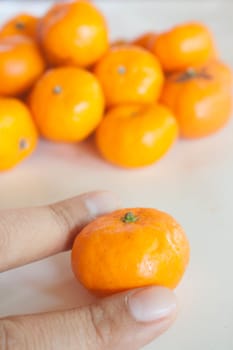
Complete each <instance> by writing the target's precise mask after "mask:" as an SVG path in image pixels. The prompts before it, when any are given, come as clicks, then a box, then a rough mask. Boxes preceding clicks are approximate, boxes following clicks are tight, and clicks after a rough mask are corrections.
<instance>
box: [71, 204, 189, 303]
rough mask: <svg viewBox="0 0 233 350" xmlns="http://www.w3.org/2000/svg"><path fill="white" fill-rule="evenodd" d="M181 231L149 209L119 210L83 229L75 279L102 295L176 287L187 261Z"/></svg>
mask: <svg viewBox="0 0 233 350" xmlns="http://www.w3.org/2000/svg"><path fill="white" fill-rule="evenodd" d="M189 255H190V248H189V243H188V240H187V238H186V235H185V233H184V231H183V229H182V228H181V226H180V225H179V224H178V223H177V222H176V221H175V220H174V219H173V218H172V217H171V216H170V215H168V214H166V213H164V212H161V211H158V210H156V209H149V208H133V209H121V210H117V211H115V212H113V213H111V214H108V215H105V216H102V217H99V218H97V219H96V220H94V221H93V222H92V223H90V224H89V225H87V226H86V227H85V228H84V229H83V230H82V231H81V233H80V234H79V235H78V236H77V237H76V239H75V242H74V245H73V249H72V257H71V259H72V267H73V271H74V274H75V276H76V277H77V279H79V281H80V282H81V283H82V284H83V285H84V286H85V287H86V288H87V289H88V290H90V291H91V292H93V293H95V294H97V295H100V296H104V295H109V294H113V293H118V292H122V291H125V290H128V289H132V288H138V287H145V286H151V285H159V286H164V287H168V288H175V287H176V286H177V284H178V283H179V282H180V280H181V278H182V276H183V274H184V272H185V269H186V266H187V264H188V262H189Z"/></svg>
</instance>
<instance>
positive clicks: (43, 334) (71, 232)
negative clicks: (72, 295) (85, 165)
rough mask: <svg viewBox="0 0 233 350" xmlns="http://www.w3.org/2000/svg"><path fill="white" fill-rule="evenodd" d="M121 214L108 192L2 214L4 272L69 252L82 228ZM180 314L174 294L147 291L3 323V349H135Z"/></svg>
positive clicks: (0, 323) (0, 327)
mask: <svg viewBox="0 0 233 350" xmlns="http://www.w3.org/2000/svg"><path fill="white" fill-rule="evenodd" d="M115 209H118V201H117V199H116V198H115V196H114V195H113V194H111V193H109V192H94V193H89V194H84V195H81V196H79V197H76V198H73V199H69V200H66V201H63V202H60V203H56V204H53V205H49V206H46V207H38V208H30V209H19V210H6V211H2V212H0V271H5V270H7V269H11V268H14V267H17V266H20V265H23V264H27V263H29V262H32V261H35V260H38V259H42V258H45V257H47V256H49V255H53V254H56V253H59V252H61V251H64V250H68V249H70V248H71V246H72V242H73V240H74V238H75V236H76V235H77V234H78V232H79V231H80V229H81V228H82V227H83V226H85V225H86V224H87V223H88V222H90V221H91V220H93V219H94V218H95V217H96V216H99V215H102V214H105V213H107V212H111V211H113V210H115ZM175 315H176V299H175V296H174V294H173V292H171V291H170V290H168V289H166V288H162V287H148V288H142V289H138V290H133V291H129V292H125V293H121V294H118V295H115V296H112V297H108V298H105V299H101V300H99V301H98V302H97V303H95V304H93V305H88V306H85V307H81V308H76V309H72V310H66V311H60V312H50V313H42V314H38V315H27V316H12V317H7V318H4V319H0V349H1V350H15V349H17V350H21V349H22V350H119V349H120V350H124V349H127V350H136V349H140V348H141V347H142V346H143V345H145V344H147V343H148V342H150V341H152V340H153V339H154V338H156V337H157V336H159V335H160V334H161V333H162V332H164V331H165V330H166V329H167V328H168V327H169V326H170V325H171V323H172V321H173V320H174V318H175Z"/></svg>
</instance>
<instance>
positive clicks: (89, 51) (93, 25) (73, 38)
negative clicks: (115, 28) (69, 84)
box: [39, 0, 109, 67]
mask: <svg viewBox="0 0 233 350" xmlns="http://www.w3.org/2000/svg"><path fill="white" fill-rule="evenodd" d="M39 37H40V41H41V44H42V47H43V49H44V51H45V54H46V56H47V58H48V60H49V61H50V63H52V64H55V65H70V64H74V65H77V66H80V67H88V66H91V65H93V64H94V63H95V62H96V61H97V60H98V59H100V58H101V56H102V55H103V54H104V53H105V52H106V51H107V49H108V46H109V43H108V30H107V24H106V21H105V19H104V17H103V15H102V14H101V13H100V12H99V11H98V10H97V9H96V8H95V7H94V5H93V4H92V3H90V2H89V1H85V0H75V1H69V2H62V3H59V4H56V5H54V6H53V7H52V8H51V9H50V10H49V11H48V13H47V14H46V15H45V16H44V17H43V18H42V20H41V21H40V27H39Z"/></svg>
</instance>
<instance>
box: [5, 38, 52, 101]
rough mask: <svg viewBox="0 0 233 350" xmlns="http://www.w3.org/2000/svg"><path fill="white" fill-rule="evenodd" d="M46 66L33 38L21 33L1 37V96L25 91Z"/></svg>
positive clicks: (15, 94) (14, 94)
mask: <svg viewBox="0 0 233 350" xmlns="http://www.w3.org/2000/svg"><path fill="white" fill-rule="evenodd" d="M44 68H45V63H44V61H43V58H42V57H41V54H40V52H39V50H38V48H37V46H36V44H35V43H34V42H33V40H31V39H29V38H27V37H26V36H20V35H17V36H9V37H6V38H2V39H0V96H17V95H20V94H23V93H25V92H26V91H27V90H28V89H29V88H30V87H31V86H32V85H33V84H34V82H35V81H36V80H37V79H38V78H39V76H40V75H41V74H42V73H43V71H44Z"/></svg>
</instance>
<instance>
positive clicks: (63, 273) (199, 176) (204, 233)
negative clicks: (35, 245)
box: [0, 0, 233, 350]
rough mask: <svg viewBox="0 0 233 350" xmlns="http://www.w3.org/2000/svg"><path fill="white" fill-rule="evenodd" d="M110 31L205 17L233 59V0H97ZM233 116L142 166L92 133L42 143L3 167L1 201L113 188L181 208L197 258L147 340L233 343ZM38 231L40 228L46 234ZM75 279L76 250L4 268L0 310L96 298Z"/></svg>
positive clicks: (182, 345)
mask: <svg viewBox="0 0 233 350" xmlns="http://www.w3.org/2000/svg"><path fill="white" fill-rule="evenodd" d="M48 4H49V2H46V1H23V2H21V1H15V2H11V1H0V19H1V20H3V19H5V18H6V17H8V16H10V15H12V14H14V13H16V12H18V11H22V10H27V11H32V12H34V13H38V14H41V13H43V11H44V9H45V8H47V7H48ZM98 4H99V6H100V8H102V9H103V11H104V12H105V14H106V16H107V17H108V19H109V23H110V28H111V33H112V38H116V37H121V36H125V37H128V38H132V37H134V36H135V35H137V34H139V33H141V32H142V31H146V30H151V29H152V30H153V29H154V30H162V29H164V28H167V27H169V26H171V25H173V24H175V23H177V22H181V21H187V20H192V19H195V20H202V21H204V22H206V23H207V24H208V25H209V26H210V27H211V29H212V30H213V32H214V34H215V37H216V40H217V43H218V47H219V49H220V51H221V53H222V57H223V58H224V59H225V60H226V61H227V62H228V63H230V64H232V63H233V48H232V35H233V19H232V18H233V17H232V16H233V2H232V1H230V0H229V1H227V0H225V1H222V0H219V1H191V0H187V1H185V0H183V1H182V0H181V1H172V0H170V1H169V0H166V1H162V0H161V1H153V0H151V1H133V0H128V1H127V0H125V1H115V2H114V1H110V0H105V1H98ZM232 183H233V123H232V122H231V123H230V124H229V125H228V127H227V128H226V129H224V130H223V131H221V132H219V133H218V134H216V135H214V136H212V137H209V138H206V139H202V140H199V141H179V142H178V143H177V144H176V146H175V147H174V148H173V150H172V151H171V152H170V153H169V154H168V155H167V156H166V157H165V158H163V159H162V160H161V161H160V162H159V163H157V164H155V165H154V166H152V167H148V168H145V169H139V170H124V169H119V168H115V167H113V166H111V165H109V164H107V163H105V162H104V161H103V160H102V159H100V158H99V156H98V154H97V153H96V151H95V149H94V147H93V145H92V143H91V142H85V143H83V144H80V145H78V146H77V145H61V144H60V145H56V144H50V143H49V142H41V144H40V145H39V147H38V150H37V151H36V153H35V154H34V156H33V157H32V158H30V159H29V160H27V161H26V162H24V163H23V164H22V165H20V166H19V167H17V168H16V169H15V170H13V171H11V172H7V173H2V174H1V175H0V208H2V209H3V208H8V207H19V206H30V205H40V204H44V203H48V202H52V201H57V200H60V199H64V198H66V197H69V196H74V195H76V194H78V193H81V192H84V191H89V190H96V189H109V190H114V191H116V192H117V193H119V194H120V195H121V197H122V199H123V201H124V206H148V207H157V208H159V209H162V210H165V211H167V212H169V213H171V214H172V215H173V216H175V217H176V218H177V219H178V221H180V223H181V224H182V225H183V226H184V228H185V229H186V231H187V234H188V236H189V239H190V243H191V248H192V251H191V263H190V266H189V269H188V271H187V274H186V276H185V278H184V279H183V281H182V283H181V284H180V286H179V287H178V288H177V295H178V298H179V302H180V313H179V317H178V320H177V322H176V324H175V325H174V327H173V328H172V329H171V330H169V331H168V332H167V333H166V334H165V335H163V336H162V337H161V338H160V339H158V340H156V341H155V342H154V343H153V344H151V345H150V346H148V347H147V349H150V350H152V349H160V350H170V349H179V350H197V349H203V350H204V349H205V350H220V349H223V350H230V349H233V325H232V321H233V301H232V298H233V278H232V265H233V258H232V255H233V254H232V246H233V223H232V218H233V210H232V209H233V205H232V198H233V185H232ZM39 234H40V232H38V235H39ZM90 298H91V297H87V296H86V294H85V292H84V290H83V289H82V288H81V287H79V286H78V285H77V283H76V281H74V278H73V276H72V273H71V270H70V265H69V254H65V255H64V254H63V255H59V256H56V257H53V258H50V259H47V260H45V261H41V262H38V263H34V264H31V265H28V266H26V267H24V268H20V269H17V270H14V271H10V272H6V273H3V274H1V275H0V314H1V315H2V316H3V315H8V314H16V313H28V312H37V311H44V310H51V309H56V308H64V307H69V306H74V305H78V304H82V303H84V302H87V301H88V300H90Z"/></svg>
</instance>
